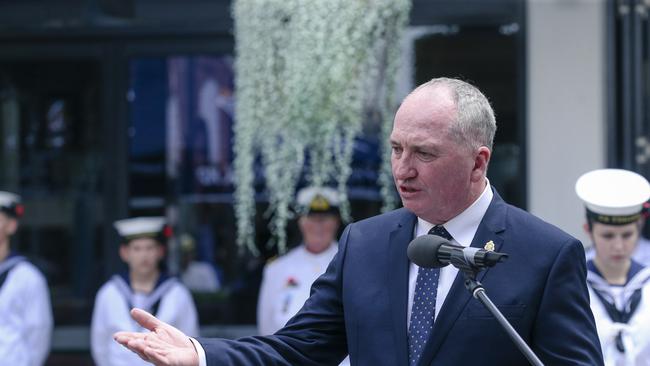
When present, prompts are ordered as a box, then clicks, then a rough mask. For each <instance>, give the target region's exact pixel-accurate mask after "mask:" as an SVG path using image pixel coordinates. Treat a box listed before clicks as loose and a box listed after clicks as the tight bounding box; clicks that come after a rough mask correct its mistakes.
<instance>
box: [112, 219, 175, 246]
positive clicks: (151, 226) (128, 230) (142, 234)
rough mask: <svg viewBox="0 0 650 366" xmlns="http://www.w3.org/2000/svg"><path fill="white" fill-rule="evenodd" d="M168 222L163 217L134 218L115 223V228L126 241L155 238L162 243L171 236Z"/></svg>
mask: <svg viewBox="0 0 650 366" xmlns="http://www.w3.org/2000/svg"><path fill="white" fill-rule="evenodd" d="M166 223H167V220H166V219H165V218H164V217H162V216H149V217H134V218H130V219H123V220H118V221H115V223H114V224H113V226H115V229H116V230H117V232H118V233H119V234H120V236H122V237H123V238H124V239H125V240H126V241H130V240H133V239H137V238H153V239H157V240H159V241H161V242H163V241H164V239H166V238H168V237H169V236H171V232H170V231H169V230H170V229H169V227H168V226H167V225H166Z"/></svg>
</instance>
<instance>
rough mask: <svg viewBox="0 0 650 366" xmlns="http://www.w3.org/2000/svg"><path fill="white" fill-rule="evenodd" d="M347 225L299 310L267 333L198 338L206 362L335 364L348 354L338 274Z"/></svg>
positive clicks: (234, 365) (210, 364) (236, 365)
mask: <svg viewBox="0 0 650 366" xmlns="http://www.w3.org/2000/svg"><path fill="white" fill-rule="evenodd" d="M349 231H350V226H348V227H346V229H345V230H344V231H343V234H342V235H341V240H340V243H339V252H338V253H337V255H336V256H335V257H334V259H333V260H332V262H331V263H330V265H329V266H328V268H327V271H325V273H324V274H323V275H322V276H321V277H319V278H318V279H317V280H316V281H315V282H314V284H313V286H312V288H311V295H310V297H309V299H307V301H306V302H305V305H304V306H303V307H302V309H301V310H300V311H299V312H298V314H296V315H295V316H294V317H293V318H291V320H289V322H288V323H287V325H286V326H285V327H284V328H282V329H280V330H279V331H278V332H276V333H275V334H274V335H270V336H255V337H245V338H240V339H238V340H235V341H231V340H224V339H208V338H198V339H197V341H198V342H199V343H200V344H201V346H202V347H203V349H204V350H205V353H206V359H207V364H208V366H217V365H232V366H252V365H260V366H271V365H286V366H289V365H305V366H311V365H313V366H320V365H335V364H338V363H340V362H341V361H342V360H343V358H344V357H345V355H346V354H347V345H346V343H347V342H346V335H345V334H346V333H345V322H344V317H343V305H342V300H341V298H342V294H341V287H342V286H341V284H342V278H341V277H342V272H343V265H344V260H345V252H346V248H347V245H348V243H347V240H348V236H349V235H348V234H349Z"/></svg>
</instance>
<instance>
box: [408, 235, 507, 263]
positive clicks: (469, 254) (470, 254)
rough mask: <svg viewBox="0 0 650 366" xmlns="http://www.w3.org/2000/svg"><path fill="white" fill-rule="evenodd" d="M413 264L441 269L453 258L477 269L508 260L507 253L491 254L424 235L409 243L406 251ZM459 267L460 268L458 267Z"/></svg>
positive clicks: (435, 236)
mask: <svg viewBox="0 0 650 366" xmlns="http://www.w3.org/2000/svg"><path fill="white" fill-rule="evenodd" d="M406 254H407V255H408V257H409V259H410V260H411V262H413V263H415V264H417V265H418V266H420V267H425V268H440V267H445V266H446V265H448V264H449V263H452V264H454V266H456V264H455V263H454V262H452V260H451V258H452V256H453V257H456V258H462V259H463V260H464V261H465V263H466V264H469V265H470V266H473V267H475V268H479V269H481V268H487V267H492V266H494V265H495V264H497V263H499V262H503V261H505V260H506V259H507V258H508V255H507V254H506V253H498V252H490V251H487V250H484V249H479V248H474V247H467V248H466V247H463V246H460V245H454V244H451V243H450V242H449V240H447V239H445V238H443V237H441V236H438V235H430V234H427V235H422V236H419V237H417V238H415V239H413V240H412V241H411V243H409V246H408V248H407V250H406ZM456 267H458V266H456Z"/></svg>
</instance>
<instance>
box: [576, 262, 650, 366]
mask: <svg viewBox="0 0 650 366" xmlns="http://www.w3.org/2000/svg"><path fill="white" fill-rule="evenodd" d="M634 265H636V266H639V265H638V264H636V263H633V266H634ZM639 267H640V266H639ZM592 268H593V264H592V263H588V265H587V269H588V271H587V285H588V288H589V299H590V304H591V310H592V312H593V314H594V319H595V320H596V328H597V330H598V338H599V340H600V345H601V349H602V351H603V359H604V361H605V366H650V268H643V269H641V270H639V271H638V272H637V273H635V274H633V275H632V276H630V275H628V279H627V283H626V284H625V285H623V286H617V285H610V284H609V283H607V281H606V280H605V279H604V278H602V277H601V275H600V274H599V273H597V272H595V271H594V270H593V269H592ZM637 289H641V301H640V303H639V304H638V307H637V308H636V311H634V313H633V315H632V316H631V318H630V320H629V321H628V322H627V323H625V324H623V323H618V322H614V321H613V320H612V319H611V317H610V315H609V313H608V312H607V310H606V307H605V305H604V304H603V302H602V300H601V299H600V297H598V296H597V295H596V292H599V293H601V295H602V296H604V297H605V298H606V299H609V300H614V301H613V303H614V304H615V306H616V308H617V309H619V310H620V309H624V308H629V307H628V304H629V303H630V302H631V301H630V298H631V297H632V294H633V293H634V291H636V290H637ZM619 333H621V343H622V344H623V345H624V347H625V352H624V353H621V352H620V351H619V350H618V348H617V346H616V338H617V336H618V334H619Z"/></svg>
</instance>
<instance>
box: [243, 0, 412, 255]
mask: <svg viewBox="0 0 650 366" xmlns="http://www.w3.org/2000/svg"><path fill="white" fill-rule="evenodd" d="M409 9H410V0H320V1H314V0H235V2H234V4H233V15H234V19H235V42H236V56H237V58H236V61H235V68H236V72H237V81H236V95H237V105H236V122H235V147H234V149H235V162H234V167H235V176H236V189H235V214H236V216H237V229H238V232H237V241H238V243H239V244H240V245H243V246H245V247H247V248H249V249H250V250H251V251H252V252H253V253H257V249H256V247H255V243H254V236H255V235H254V234H255V232H254V220H253V218H254V216H255V189H254V186H253V183H254V179H255V172H254V162H255V158H256V156H258V154H259V156H261V159H262V165H263V166H264V170H265V174H264V175H265V178H266V187H267V191H268V197H269V212H270V214H271V223H270V225H271V231H272V233H273V235H274V237H275V240H276V241H277V244H278V249H279V251H280V252H283V251H284V250H285V243H286V232H285V227H286V224H287V221H288V220H289V219H291V217H292V216H291V209H290V206H291V203H292V202H293V198H294V193H295V190H296V185H297V182H298V180H299V179H300V176H301V174H302V172H303V168H304V163H305V159H308V160H309V164H308V167H309V171H308V172H307V180H308V182H309V184H312V185H317V186H321V185H325V184H328V183H330V182H332V181H333V182H336V184H337V187H338V190H339V193H340V194H341V197H342V202H344V204H343V205H342V207H341V214H342V217H343V219H344V220H346V221H347V220H349V206H348V204H347V194H346V182H347V180H348V178H349V177H350V174H351V172H352V170H351V167H350V163H351V160H352V151H353V143H354V138H355V137H356V136H357V135H358V134H359V132H360V130H361V127H362V125H363V122H364V121H365V120H366V119H367V116H368V115H373V116H375V118H376V119H377V120H379V121H381V123H382V135H383V137H384V138H386V139H387V136H388V134H389V133H390V129H391V126H392V115H393V109H394V107H395V101H394V100H393V91H394V86H395V75H396V69H397V60H398V56H399V55H398V53H399V47H398V41H399V38H400V35H401V31H402V29H403V27H404V25H405V23H406V20H407V18H408V12H409ZM382 154H383V156H384V157H385V158H384V163H383V165H382V172H381V173H380V184H381V186H382V195H383V196H384V208H390V207H392V206H394V203H395V202H394V200H395V198H394V194H393V192H392V178H391V174H390V162H389V159H387V158H386V157H388V149H386V145H385V146H383V147H382Z"/></svg>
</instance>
